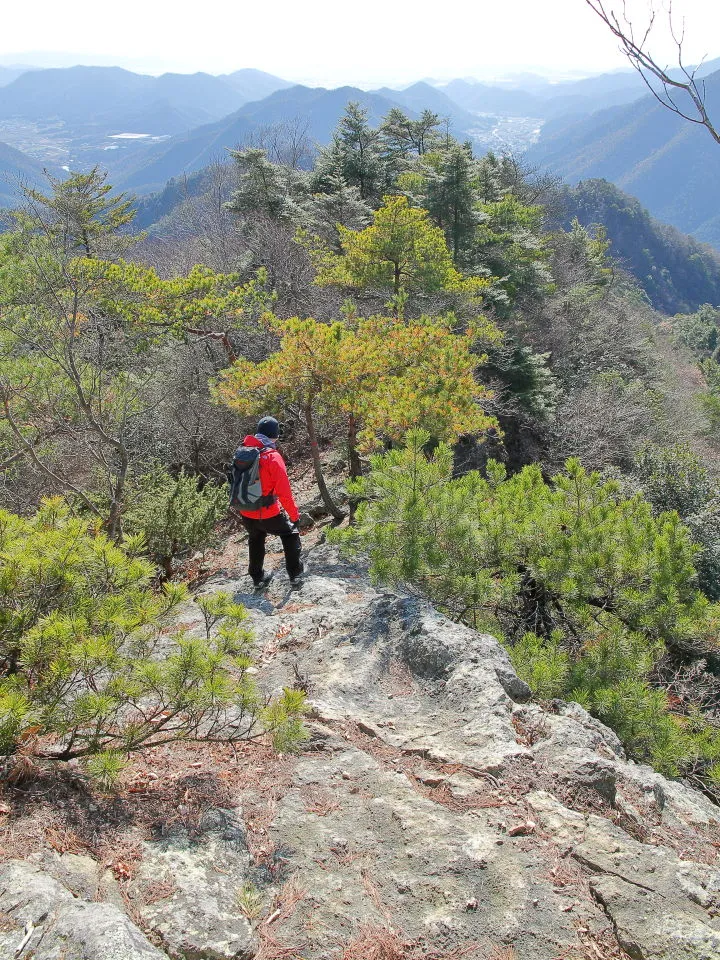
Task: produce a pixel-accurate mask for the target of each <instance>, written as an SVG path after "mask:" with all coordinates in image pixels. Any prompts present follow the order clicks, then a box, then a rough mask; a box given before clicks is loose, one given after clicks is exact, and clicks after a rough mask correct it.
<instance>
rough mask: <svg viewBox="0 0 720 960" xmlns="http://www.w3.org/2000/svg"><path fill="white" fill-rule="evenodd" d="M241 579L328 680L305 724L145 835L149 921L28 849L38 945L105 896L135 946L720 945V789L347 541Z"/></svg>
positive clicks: (691, 957)
mask: <svg viewBox="0 0 720 960" xmlns="http://www.w3.org/2000/svg"><path fill="white" fill-rule="evenodd" d="M217 589H225V590H229V591H231V592H232V593H233V594H234V595H235V596H236V599H238V600H239V601H241V602H244V603H246V604H247V605H248V607H249V609H250V610H251V614H252V620H253V625H254V628H255V631H256V634H257V637H258V649H259V652H260V656H259V660H260V666H261V671H262V672H261V676H262V677H263V678H264V683H265V684H266V685H267V687H268V690H269V691H272V690H277V689H280V688H281V687H282V686H283V685H292V684H300V685H302V686H303V687H305V688H306V689H307V691H308V696H309V703H310V708H311V712H310V715H309V718H308V729H309V732H310V739H309V741H308V742H307V744H306V745H305V748H304V749H303V751H302V752H301V754H300V755H299V756H297V757H294V758H285V759H284V760H282V761H281V762H280V763H281V766H277V767H275V768H273V772H272V774H268V775H267V776H266V777H265V780H263V773H262V769H260V767H259V766H258V765H257V764H255V765H254V766H253V767H252V771H250V770H248V775H247V776H246V777H245V778H243V777H242V776H241V777H240V778H239V780H237V779H236V780H234V781H233V783H235V782H237V783H239V786H238V787H237V789H236V790H235V792H234V794H233V802H232V803H228V802H227V800H224V801H223V804H222V805H220V804H219V803H218V804H217V805H216V806H215V807H213V806H212V805H210V806H209V807H208V809H207V810H206V811H205V813H204V815H203V818H202V819H201V821H200V824H199V826H198V829H197V830H195V831H194V833H193V834H192V835H190V834H189V833H188V832H187V831H185V830H183V829H179V830H176V831H174V832H173V831H170V832H169V833H168V832H166V833H164V834H163V835H158V836H156V837H153V838H151V839H148V838H146V839H145V840H144V842H143V855H142V859H141V862H140V864H139V867H138V870H137V872H136V873H135V875H134V876H133V878H132V880H131V881H128V882H127V883H126V884H125V888H124V890H123V896H124V898H125V902H126V903H127V904H129V908H130V912H131V914H132V916H133V918H134V919H135V920H136V921H137V924H138V925H139V927H142V928H143V930H144V933H143V932H141V930H140V929H139V928H138V927H136V926H133V925H132V924H131V923H130V921H129V920H128V919H127V917H126V916H124V915H123V914H121V913H120V911H119V910H118V909H116V908H115V907H114V906H112V905H109V904H107V903H90V902H88V901H89V900H90V899H92V898H95V897H97V896H102V894H98V893H97V889H95V888H94V887H93V885H92V882H91V881H90V880H88V881H87V882H86V883H85V885H83V883H81V882H80V880H79V879H78V878H77V874H78V870H77V869H75V870H74V875H75V880H73V879H72V877H71V874H72V873H73V871H69V867H68V865H67V864H66V865H65V867H64V868H63V869H65V871H66V872H65V874H62V873H61V872H59V871H60V868H61V865H59V864H55V866H52V864H50V863H45V864H44V865H43V866H42V870H44V871H45V872H44V873H42V871H41V867H40V866H39V865H27V864H25V865H23V864H13V865H9V866H7V865H6V866H5V867H4V868H3V870H4V871H6V872H7V871H8V870H11V871H14V872H13V873H11V874H10V875H8V876H9V877H10V880H11V881H12V882H10V880H8V879H7V878H5V873H3V874H1V875H0V876H2V877H4V878H5V879H3V881H2V882H0V890H2V891H3V892H2V894H1V895H0V909H1V910H3V911H4V912H5V914H6V915H7V917H8V918H9V921H8V922H13V923H16V928H15V929H14V930H13V931H12V932H11V933H7V932H4V933H2V934H0V936H2V937H5V938H6V939H5V940H4V941H3V940H0V943H4V944H8V945H9V946H13V947H17V945H18V944H19V942H20V940H21V939H22V935H23V924H24V923H25V922H26V920H28V919H30V920H31V921H32V923H33V924H35V928H36V930H37V931H40V930H41V929H45V928H47V932H46V933H44V934H43V936H42V937H39V936H38V935H37V934H36V939H35V940H32V939H31V940H30V941H29V942H28V948H32V950H33V951H34V953H25V954H22V953H21V954H20V955H21V956H23V957H29V956H34V957H35V958H36V960H50V958H54V957H56V956H59V955H58V954H57V953H52V952H51V951H52V950H53V949H54V947H53V946H52V944H53V943H54V942H55V941H54V940H53V937H55V933H53V932H52V931H54V930H56V929H57V924H58V922H59V920H58V918H62V917H64V918H65V919H63V920H62V923H64V924H65V926H63V927H62V929H63V930H67V924H69V923H70V919H69V918H71V917H73V916H74V917H76V918H77V921H78V923H82V926H83V929H85V928H86V927H87V923H86V922H85V921H84V920H81V917H83V916H89V915H90V914H89V913H88V911H90V912H93V911H94V912H95V913H97V915H98V916H99V917H100V918H101V919H99V920H98V921H97V922H98V923H99V924H100V927H101V929H104V930H107V924H108V923H109V919H108V918H114V919H115V921H116V922H117V924H118V931H121V932H122V936H125V937H126V938H130V939H128V940H127V942H128V944H129V946H128V947H127V949H126V953H125V954H117V956H118V957H119V956H121V955H122V956H123V957H132V958H135V957H137V958H144V957H145V956H147V957H158V956H169V957H172V958H176V960H180V958H185V960H200V958H213V960H232V958H245V957H252V956H257V957H258V958H259V960H266V958H274V957H282V956H300V957H303V958H305V960H337V958H339V957H341V956H343V951H347V953H346V954H345V956H347V957H350V956H352V957H353V958H355V957H360V956H365V955H367V950H366V949H365V948H362V947H361V946H358V944H361V943H370V942H375V943H376V944H379V943H381V942H384V940H383V938H390V939H391V940H392V942H393V943H395V945H396V946H395V948H394V949H395V952H394V953H391V952H390V951H389V948H388V950H387V951H386V952H385V953H382V952H377V951H376V953H375V955H376V956H377V957H392V958H395V957H400V956H402V957H407V958H409V960H416V958H420V957H422V956H426V957H434V958H436V960H446V958H447V960H450V958H454V957H459V956H466V957H469V958H472V957H476V958H488V957H504V956H508V957H509V956H513V957H514V958H516V960H556V958H559V957H562V958H565V960H570V958H572V960H585V958H600V960H611V958H621V957H628V956H629V957H631V958H633V960H651V958H652V960H686V958H687V960H711V958H713V960H717V958H719V957H720V918H719V914H720V872H719V870H718V854H719V853H720V832H719V830H718V826H719V822H720V810H718V808H717V807H715V806H714V805H713V804H712V803H711V802H710V801H709V800H707V799H706V798H705V797H703V796H702V795H700V794H699V793H697V792H695V791H693V790H691V789H689V788H688V787H686V786H684V785H683V784H681V783H675V782H670V781H668V780H666V779H664V778H663V777H661V776H659V775H658V774H656V773H655V772H653V771H652V770H650V769H649V768H647V767H643V766H639V765H636V764H634V763H632V762H629V761H628V760H627V759H626V758H625V756H624V753H623V750H622V747H621V745H620V743H619V742H618V740H617V738H616V737H615V735H614V734H613V733H612V732H611V731H610V730H608V729H607V728H605V727H604V726H603V725H602V724H600V723H598V722H597V721H596V720H594V719H593V718H591V717H590V716H589V715H588V714H587V713H586V712H585V711H584V710H582V708H580V707H579V706H577V705H574V704H563V703H559V702H558V703H555V704H552V705H550V707H549V708H546V707H541V706H540V705H538V704H535V703H533V702H532V701H531V700H530V699H529V696H530V692H529V690H528V689H527V687H526V686H525V684H524V683H522V682H521V681H520V680H519V679H518V678H517V676H516V675H515V673H514V671H513V669H512V666H511V664H510V661H509V659H508V656H507V654H506V652H505V651H504V650H503V648H502V647H501V646H500V644H498V642H497V641H496V640H495V639H494V638H492V637H489V636H485V635H481V634H478V633H476V632H474V631H472V630H470V629H468V628H465V627H462V626H458V625H456V624H453V623H451V622H449V621H448V620H447V619H445V618H444V617H443V616H441V615H440V614H439V613H437V612H436V611H434V610H433V609H431V608H430V607H429V606H428V605H426V604H425V603H423V602H422V601H420V600H418V599H417V598H413V597H408V596H402V595H396V594H394V593H392V592H389V591H382V590H377V589H375V588H374V587H373V586H372V585H371V584H370V583H369V581H368V578H367V576H366V574H365V572H364V571H363V569H362V568H361V567H359V566H354V565H351V564H348V563H345V562H344V561H341V560H340V559H339V558H338V556H337V554H336V553H335V552H334V551H333V550H332V549H330V548H328V547H326V546H321V547H317V548H316V549H315V550H314V551H313V553H312V555H311V557H310V572H309V575H308V577H307V579H306V581H305V583H304V585H303V586H302V588H301V589H300V590H297V591H292V590H290V588H289V585H288V583H287V581H286V580H285V579H284V578H283V576H282V575H279V576H278V577H277V578H276V580H275V581H274V582H273V585H272V587H271V589H270V591H269V592H268V593H267V594H266V595H263V596H262V597H257V596H255V595H253V594H251V593H249V592H248V584H247V581H246V580H245V579H244V578H242V577H240V576H237V577H236V576H234V575H227V576H224V577H216V578H215V579H214V580H213V582H212V583H209V584H208V585H206V587H204V592H212V591H214V590H217ZM191 615H192V614H191V612H190V611H188V612H187V616H186V617H185V625H186V626H187V627H188V628H189V629H192V628H193V623H192V622H191V621H189V619H188V618H189V617H190V616H191ZM198 628H199V627H198ZM238 763H240V761H238ZM251 773H252V775H251ZM71 866H73V867H74V868H76V867H77V866H78V865H77V864H71ZM84 866H85V867H86V868H87V867H88V864H85V865H84ZM51 870H52V871H54V877H55V878H57V879H54V878H51V877H50V871H51ZM80 873H81V874H82V870H80ZM43 876H44V877H45V885H44V886H43V885H42V883H41V880H42V877H43ZM152 884H156V885H157V884H160V885H161V886H162V895H158V894H156V896H155V897H146V896H144V891H147V890H148V889H149V888H150V886H151V885H152ZM71 889H72V892H70V891H71ZM8 890H12V891H13V892H12V895H11V894H9V893H8ZM20 890H22V891H23V893H22V894H20V893H19V891H20ZM28 891H29V892H28ZM73 894H75V896H73ZM8 897H9V899H8ZM24 898H25V899H24ZM26 900H27V902H28V903H30V902H32V903H33V904H34V905H35V906H34V907H33V908H32V909H30V908H28V907H23V906H22V904H23V903H25V902H26ZM121 902H123V901H121ZM73 910H74V911H75V913H72V911H73ZM108 911H109V913H108ZM95 913H93V914H92V915H93V916H95ZM43 916H44V919H43V918H42V917H43ZM93 922H95V921H94V920H93ZM43 925H45V927H44V926H43ZM73 936H75V934H73ZM118 936H120V933H118ZM145 936H147V937H148V938H150V939H151V940H152V941H153V943H154V944H156V946H152V945H151V944H150V943H149V941H148V940H147V939H145ZM132 937H134V938H135V939H134V940H133V939H132ZM363 938H365V939H364V940H363ZM393 938H394V939H393ZM76 939H77V938H76ZM72 942H73V943H75V942H76V941H72ZM77 943H78V944H79V946H78V947H77V952H76V954H71V956H73V957H74V956H75V955H77V957H78V958H82V957H85V956H90V955H91V954H90V953H88V952H87V951H88V949H89V948H88V947H86V946H85V945H84V943H85V942H84V941H83V940H82V939H81V938H80V939H77ZM353 944H355V946H354V947H353ZM510 948H512V951H513V952H512V953H510V952H509V951H510ZM353 949H354V950H355V952H352V950H353ZM363 949H365V953H363ZM378 949H379V948H378ZM82 950H85V951H86V952H85V953H83V952H81V951H82ZM133 950H134V951H135V952H134V953H133V952H132V951H133ZM142 950H146V951H154V952H147V953H143V952H142ZM463 951H466V952H463ZM9 955H10V956H12V952H11V953H10V954H9ZM97 955H98V956H103V957H106V956H107V957H110V956H111V954H110V953H107V952H106V953H98V954H97ZM112 956H115V955H114V954H113V955H112Z"/></svg>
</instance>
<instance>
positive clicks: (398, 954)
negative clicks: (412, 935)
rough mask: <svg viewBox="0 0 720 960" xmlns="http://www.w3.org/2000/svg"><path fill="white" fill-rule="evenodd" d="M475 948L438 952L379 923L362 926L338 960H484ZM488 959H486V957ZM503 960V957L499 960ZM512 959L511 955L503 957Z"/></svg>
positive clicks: (475, 946)
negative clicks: (473, 959)
mask: <svg viewBox="0 0 720 960" xmlns="http://www.w3.org/2000/svg"><path fill="white" fill-rule="evenodd" d="M478 951H479V948H478V945H477V944H475V943H473V944H467V945H466V946H462V947H455V948H453V949H451V950H449V951H447V950H443V951H440V952H438V951H437V950H434V949H433V948H432V947H430V948H428V944H427V943H425V942H424V941H420V940H408V939H407V938H406V937H405V935H404V934H403V933H402V932H401V931H397V930H395V929H393V928H392V927H384V926H380V925H379V924H362V925H361V926H360V927H359V928H358V930H357V932H356V933H355V935H354V936H353V938H352V939H351V940H350V941H349V942H348V943H347V944H346V945H345V946H344V948H343V952H342V953H341V954H340V955H339V958H338V960H463V958H470V957H473V958H477V960H485V957H487V955H485V957H483V956H482V955H481V954H480V953H479V952H478ZM487 960H490V958H487ZM503 960H504V958H503ZM507 960H514V955H510V956H508V957H507Z"/></svg>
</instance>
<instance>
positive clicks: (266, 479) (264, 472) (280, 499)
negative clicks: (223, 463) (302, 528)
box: [240, 434, 300, 523]
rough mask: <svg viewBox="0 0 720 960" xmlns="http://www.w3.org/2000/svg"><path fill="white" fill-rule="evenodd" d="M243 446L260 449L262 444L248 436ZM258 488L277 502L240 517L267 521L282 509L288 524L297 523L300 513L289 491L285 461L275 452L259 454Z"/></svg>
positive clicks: (243, 511) (242, 511)
mask: <svg viewBox="0 0 720 960" xmlns="http://www.w3.org/2000/svg"><path fill="white" fill-rule="evenodd" d="M243 446H244V447H262V443H261V441H260V440H258V438H257V437H254V436H252V434H250V435H249V436H247V437H245V439H244V440H243ZM260 486H261V487H262V492H263V495H264V496H267V494H269V493H274V494H275V496H276V497H277V500H276V501H275V503H272V504H271V505H270V506H269V507H261V508H260V510H241V511H240V512H241V513H242V515H243V516H244V517H250V518H251V519H252V520H269V519H270V517H276V516H277V515H278V514H279V513H280V511H281V509H282V508H284V509H285V513H287V515H288V517H289V519H290V522H291V523H297V521H298V520H299V518H300V511H299V510H298V508H297V505H296V503H295V499H294V497H293V495H292V490H291V489H290V481H289V480H288V475H287V467H286V466H285V461H284V460H283V458H282V457H281V456H280V454H279V453H278V452H277V450H271V449H266V450H265V452H264V453H261V454H260Z"/></svg>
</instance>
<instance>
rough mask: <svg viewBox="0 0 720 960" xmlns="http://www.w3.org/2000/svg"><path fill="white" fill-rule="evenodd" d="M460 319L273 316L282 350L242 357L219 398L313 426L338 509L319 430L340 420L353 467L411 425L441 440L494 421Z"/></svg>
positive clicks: (319, 476)
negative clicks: (457, 326)
mask: <svg viewBox="0 0 720 960" xmlns="http://www.w3.org/2000/svg"><path fill="white" fill-rule="evenodd" d="M452 322H453V318H448V319H447V320H443V319H442V318H437V317H436V318H421V319H419V320H416V321H410V322H408V323H405V322H403V321H400V320H396V319H388V318H385V317H371V318H369V319H366V320H358V321H356V322H355V323H354V325H350V324H346V323H340V322H338V323H333V324H325V323H319V322H318V321H316V320H313V319H306V320H299V319H293V320H288V321H274V322H273V329H274V330H275V331H276V333H277V334H278V335H279V336H280V349H279V350H278V351H277V352H276V353H274V354H272V355H271V356H270V357H269V358H268V359H267V360H264V361H262V362H260V363H252V362H251V361H249V360H239V361H237V362H236V363H235V364H234V365H233V366H232V367H231V368H230V369H229V370H228V371H226V373H225V374H223V376H222V377H221V378H220V379H219V381H218V383H217V385H216V388H215V390H216V395H217V397H218V399H219V400H220V401H221V402H222V403H225V404H227V405H228V406H229V407H230V408H231V409H233V410H235V411H236V412H238V413H241V414H248V415H249V414H257V413H260V412H262V410H265V409H270V408H273V407H276V406H277V405H281V406H282V407H283V408H284V409H286V410H287V411H288V413H289V414H290V415H291V416H292V417H293V418H294V419H296V420H299V421H301V422H302V423H303V424H304V425H305V429H306V431H307V435H308V439H309V441H310V452H311V455H312V458H313V465H314V469H315V478H316V481H317V484H318V488H319V489H320V492H321V495H322V497H323V500H324V502H325V504H326V506H327V507H328V510H329V511H330V512H331V513H332V514H333V515H334V516H336V517H339V516H340V515H341V514H340V511H339V510H338V508H337V507H336V505H335V504H334V502H333V501H332V498H331V496H330V493H329V491H328V489H327V485H326V483H325V480H324V476H323V471H322V465H321V461H320V449H319V440H318V436H319V434H320V432H321V431H322V430H323V428H325V427H329V426H331V425H332V424H333V423H338V421H339V422H340V423H342V432H343V434H344V437H345V439H346V443H347V448H348V454H349V464H350V471H351V473H352V474H354V475H357V474H359V472H360V461H359V453H360V452H368V451H369V450H372V449H373V448H375V447H377V446H378V445H379V444H381V443H382V442H383V441H397V440H399V439H400V438H401V437H402V436H403V435H404V433H405V431H406V430H408V428H410V427H412V426H423V427H425V428H427V429H429V430H431V431H432V435H433V436H434V437H436V438H456V437H458V436H460V435H461V434H463V433H468V434H471V433H472V434H479V433H481V432H483V431H484V430H486V429H488V428H489V427H491V426H493V425H494V423H495V421H494V420H493V419H492V418H489V417H487V416H486V415H485V414H484V413H483V410H482V407H481V406H480V404H481V403H482V402H483V400H485V399H486V398H487V396H488V395H487V392H486V391H485V390H484V388H483V387H481V386H480V385H479V384H478V383H477V381H476V379H475V370H476V368H477V367H478V366H479V365H480V364H481V363H482V361H483V359H484V358H483V357H481V356H477V355H476V354H474V353H473V347H474V344H475V333H474V332H472V331H471V332H468V333H466V334H463V335H458V334H454V333H453V332H452V330H451V324H452Z"/></svg>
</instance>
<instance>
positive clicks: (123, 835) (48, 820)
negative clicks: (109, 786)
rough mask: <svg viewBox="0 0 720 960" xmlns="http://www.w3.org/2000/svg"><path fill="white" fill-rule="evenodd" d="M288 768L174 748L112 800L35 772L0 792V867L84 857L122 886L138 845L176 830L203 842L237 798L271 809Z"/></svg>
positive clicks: (252, 748) (140, 769) (72, 777)
mask: <svg viewBox="0 0 720 960" xmlns="http://www.w3.org/2000/svg"><path fill="white" fill-rule="evenodd" d="M293 768H294V760H292V759H291V758H288V757H282V758H280V757H278V756H277V755H276V754H274V753H273V752H272V750H271V749H270V748H268V747H266V746H264V745H260V744H242V745H240V746H239V747H237V748H233V747H231V746H225V745H212V744H192V743H175V744H168V745H166V746H164V747H160V748H158V749H156V750H152V751H148V753H146V754H143V755H140V756H138V757H136V758H135V759H134V761H133V765H132V767H131V768H130V770H129V771H128V772H127V773H126V774H125V776H124V778H123V780H122V782H121V784H120V786H119V788H118V790H117V791H116V792H115V793H102V792H101V791H99V790H98V789H97V788H95V787H94V786H93V785H92V784H91V783H90V782H88V781H87V780H86V779H85V778H83V777H82V776H80V775H79V773H78V772H77V771H75V770H72V769H67V768H66V769H62V768H61V769H57V768H56V769H53V770H52V771H47V770H45V771H40V772H39V773H38V774H37V775H36V776H35V777H34V778H33V779H31V780H26V781H24V782H23V783H21V784H9V783H6V784H4V785H3V786H2V788H0V789H1V792H0V809H1V810H3V811H7V812H6V813H3V814H0V860H9V859H14V858H18V859H26V858H27V857H29V856H30V855H31V854H33V853H37V852H41V851H43V850H46V849H47V848H48V847H50V848H52V849H54V850H56V851H57V852H58V853H61V854H62V853H84V854H89V855H90V856H92V857H94V858H95V859H96V860H98V861H99V862H100V863H102V864H105V865H107V866H109V867H110V868H111V869H112V870H113V873H114V874H115V875H116V877H117V878H118V879H121V880H127V879H129V878H130V877H131V876H132V874H133V872H134V865H135V864H136V862H137V860H138V859H139V857H140V853H141V847H142V841H143V840H152V839H153V838H157V837H158V836H163V835H164V834H166V833H167V832H169V831H171V830H173V829H177V828H184V829H186V830H187V832H188V834H189V836H190V837H192V838H201V831H200V825H201V822H202V819H203V815H204V814H205V812H206V811H208V810H210V809H214V808H218V807H220V808H225V809H232V808H234V807H236V806H237V797H238V796H239V794H240V793H241V792H244V793H245V795H246V796H247V795H248V793H250V794H252V796H254V797H255V798H256V803H257V804H258V805H260V806H262V805H263V804H264V805H265V806H268V808H269V807H270V806H271V805H272V803H273V802H275V801H276V800H277V799H279V798H280V797H281V796H282V795H283V794H284V792H285V791H286V790H287V788H288V786H289V784H290V782H291V779H292V770H293ZM257 816H258V815H257V814H256V819H257ZM267 816H268V814H267V813H266V814H265V817H266V819H267ZM253 826H254V824H251V826H250V829H249V832H248V835H249V837H250V838H251V839H254V838H256V837H257V831H253V829H252V827H253ZM260 826H262V823H260ZM259 842H260V841H259V840H258V843H259Z"/></svg>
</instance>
